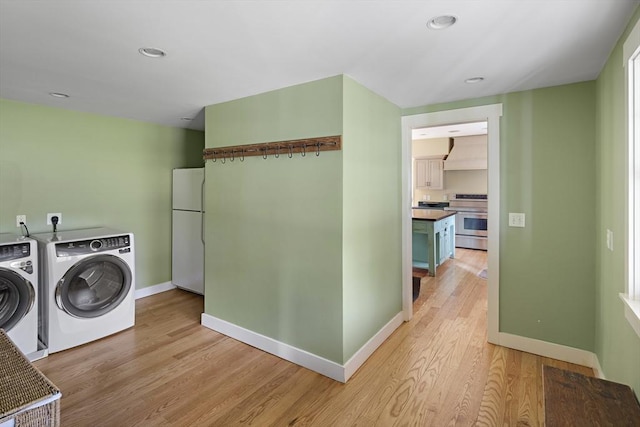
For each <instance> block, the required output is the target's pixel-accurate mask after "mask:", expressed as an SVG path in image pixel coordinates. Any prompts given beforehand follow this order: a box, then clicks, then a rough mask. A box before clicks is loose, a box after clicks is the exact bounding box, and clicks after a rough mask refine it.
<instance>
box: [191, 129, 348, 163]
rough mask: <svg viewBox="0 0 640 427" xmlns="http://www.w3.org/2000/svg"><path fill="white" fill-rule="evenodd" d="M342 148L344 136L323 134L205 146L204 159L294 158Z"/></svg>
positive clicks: (223, 161)
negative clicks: (260, 141) (281, 139)
mask: <svg viewBox="0 0 640 427" xmlns="http://www.w3.org/2000/svg"><path fill="white" fill-rule="evenodd" d="M335 150H342V136H341V135H337V136H322V137H318V138H307V139H294V140H290V141H277V142H264V143H262V144H248V145H230V146H227V147H216V148H205V149H204V151H203V157H204V160H205V161H206V160H212V161H214V162H215V161H217V160H220V162H221V163H225V162H226V161H227V160H229V161H232V162H233V161H234V160H235V159H238V160H240V161H241V162H242V161H244V158H245V157H251V156H262V158H264V159H266V158H268V157H269V156H273V157H275V158H278V157H280V156H287V157H289V158H292V157H293V155H294V154H296V153H299V154H300V155H301V156H306V155H307V154H310V155H313V154H315V155H316V156H319V155H320V152H321V151H335Z"/></svg>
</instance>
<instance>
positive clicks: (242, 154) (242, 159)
mask: <svg viewBox="0 0 640 427" xmlns="http://www.w3.org/2000/svg"><path fill="white" fill-rule="evenodd" d="M240 161H241V162H244V149H243V150H242V151H240Z"/></svg>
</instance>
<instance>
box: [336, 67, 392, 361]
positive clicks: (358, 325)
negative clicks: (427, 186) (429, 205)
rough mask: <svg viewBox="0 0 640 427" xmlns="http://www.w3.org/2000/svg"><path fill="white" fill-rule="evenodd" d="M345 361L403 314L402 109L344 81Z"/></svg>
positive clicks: (346, 78)
mask: <svg viewBox="0 0 640 427" xmlns="http://www.w3.org/2000/svg"><path fill="white" fill-rule="evenodd" d="M344 140H345V144H344V149H343V172H342V175H343V183H342V191H343V200H342V204H343V209H342V215H343V220H342V221H343V227H342V228H343V246H342V251H343V254H342V259H343V275H342V277H343V298H344V357H343V359H344V361H345V362H346V361H347V360H349V358H350V357H351V356H353V354H354V353H355V352H356V351H358V350H359V349H360V348H361V347H362V346H363V345H364V344H365V343H366V342H367V341H368V340H369V339H370V338H371V337H372V336H373V335H374V334H375V333H376V332H378V331H379V330H380V328H382V327H383V326H384V325H385V324H386V323H387V322H388V321H389V320H390V319H391V318H392V317H393V316H395V315H396V314H398V313H399V312H400V311H402V284H401V277H402V266H401V257H400V254H401V253H402V248H401V243H402V242H401V238H400V236H401V223H402V217H401V213H402V212H401V207H402V203H401V200H400V195H401V182H400V178H401V176H402V173H401V161H400V147H401V141H400V109H399V108H398V107H397V106H395V105H394V104H392V103H390V102H389V101H387V100H386V99H384V98H382V97H380V96H378V95H376V94H375V93H373V92H371V91H369V90H368V89H367V88H365V87H364V86H362V85H360V84H358V83H356V82H355V81H353V80H352V79H350V78H348V77H345V79H344Z"/></svg>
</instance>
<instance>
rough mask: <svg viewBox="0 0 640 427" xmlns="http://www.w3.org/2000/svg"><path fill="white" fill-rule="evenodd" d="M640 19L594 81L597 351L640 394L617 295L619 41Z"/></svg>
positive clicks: (622, 152)
mask: <svg viewBox="0 0 640 427" xmlns="http://www.w3.org/2000/svg"><path fill="white" fill-rule="evenodd" d="M639 18H640V9H636V12H635V14H634V15H633V17H632V18H631V21H630V24H629V25H628V27H627V29H626V31H625V32H624V34H623V35H622V37H621V38H620V40H619V42H618V44H617V45H616V47H615V49H614V50H613V52H612V54H611V56H610V57H609V60H608V61H607V63H606V65H605V67H604V69H603V71H602V73H601V74H600V76H599V77H598V80H597V85H596V94H597V120H596V123H597V124H598V126H597V134H596V135H597V137H596V158H597V163H596V165H597V169H596V170H597V174H596V193H597V194H598V197H597V203H596V212H597V217H596V218H597V221H596V228H595V230H594V234H595V236H596V246H595V250H596V254H597V255H596V290H597V293H596V329H595V340H596V343H595V351H596V354H597V355H598V360H599V361H600V365H601V366H602V370H603V371H604V373H605V375H606V377H607V378H608V379H611V380H614V381H619V382H623V383H626V384H629V385H630V386H631V387H633V389H634V390H635V392H636V395H637V396H640V338H638V336H637V335H636V334H635V332H634V331H633V330H632V329H631V326H630V325H629V323H628V322H627V320H626V319H625V317H624V314H623V303H622V301H621V300H620V298H619V297H618V294H619V293H621V292H625V290H626V288H625V286H626V284H625V267H624V258H625V249H624V245H625V244H626V243H625V242H626V240H625V238H624V237H623V236H624V234H625V229H626V227H625V222H624V211H625V209H626V195H625V192H624V188H625V184H624V182H625V180H626V159H627V148H626V146H627V143H626V133H625V102H626V97H625V83H624V82H625V74H624V68H623V66H622V45H623V43H624V41H625V39H626V37H627V35H628V34H629V32H630V31H631V29H632V28H633V26H634V25H635V23H636V22H637V21H638V19H639ZM607 229H610V230H612V231H613V233H614V251H613V252H611V251H609V250H608V249H607V247H606V238H605V236H606V234H605V233H606V230H607Z"/></svg>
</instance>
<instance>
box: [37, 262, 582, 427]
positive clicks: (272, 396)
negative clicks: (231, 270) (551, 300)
mask: <svg viewBox="0 0 640 427" xmlns="http://www.w3.org/2000/svg"><path fill="white" fill-rule="evenodd" d="M486 264H487V260H486V252H482V251H474V250H465V249H457V250H456V259H452V260H447V261H446V262H445V263H444V264H443V265H442V266H441V267H439V268H438V276H437V277H424V278H423V279H421V291H420V295H419V297H418V299H417V300H416V301H415V303H414V317H413V319H412V320H411V321H409V322H406V323H404V324H403V325H401V326H400V327H399V328H398V329H397V330H396V331H395V332H394V333H393V334H392V335H391V336H390V337H389V338H388V339H387V340H386V341H385V343H384V344H383V345H382V346H381V347H380V348H378V349H377V350H376V351H375V353H374V354H373V355H372V356H371V357H370V358H369V360H367V361H366V362H365V363H364V365H363V366H362V367H361V368H360V369H359V370H358V371H357V372H356V373H355V374H354V375H353V376H352V377H351V379H350V380H349V382H348V383H347V384H341V383H338V382H336V381H333V380H331V379H329V378H326V377H323V376H322V375H319V374H317V373H314V372H311V371H308V370H306V369H304V368H302V367H299V366H296V365H293V364H291V363H289V362H286V361H284V360H282V359H279V358H277V357H275V356H273V355H270V354H267V353H264V352H262V351H260V350H258V349H256V348H253V347H250V346H247V345H245V344H243V343H241V342H238V341H236V340H234V339H231V338H229V337H226V336H223V335H221V334H219V333H217V332H215V331H212V330H210V329H207V328H205V327H203V326H201V325H200V315H201V313H202V310H203V299H202V297H200V296H198V295H195V294H191V293H189V292H184V291H180V290H172V291H168V292H164V293H161V294H158V295H154V296H151V297H147V298H143V299H140V300H138V301H136V325H135V327H134V328H131V329H129V330H126V331H123V332H121V333H118V334H115V335H113V336H110V337H107V338H104V339H102V340H99V341H96V342H93V343H90V344H87V345H83V346H80V347H77V348H74V349H70V350H66V351H63V352H60V353H56V354H52V355H50V356H49V357H47V358H45V359H42V360H40V361H37V362H36V363H35V365H36V366H37V367H38V368H39V369H40V370H42V371H43V373H44V374H45V375H47V376H48V377H49V378H50V379H51V380H52V381H53V382H54V383H55V384H56V385H57V386H58V387H60V389H61V390H62V394H63V397H62V400H61V417H62V425H64V426H65V427H66V426H71V427H73V426H165V425H166V426H225V427H226V426H234V425H241V426H245V425H253V426H256V425H257V426H322V427H324V426H332V427H333V426H366V427H370V426H384V427H387V426H391V425H397V426H421V427H422V426H438V427H440V426H472V425H486V426H497V425H501V424H505V425H520V426H534V425H541V423H542V420H543V415H542V414H543V407H542V405H543V399H542V376H541V372H542V364H547V365H550V366H555V367H560V368H563V369H569V370H574V371H576V372H579V373H582V374H585V375H593V372H592V371H591V370H590V369H589V368H586V367H581V366H576V365H572V364H568V363H566V362H561V361H555V360H552V359H548V358H542V357H539V356H535V355H532V354H528V353H522V352H517V351H515V350H510V349H506V348H503V347H499V346H494V345H492V344H488V343H487V342H486V340H487V331H486V325H487V313H486V310H487V282H486V280H484V279H481V278H479V277H478V276H477V273H478V272H479V271H480V270H482V269H483V268H486Z"/></svg>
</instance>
